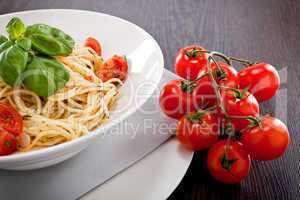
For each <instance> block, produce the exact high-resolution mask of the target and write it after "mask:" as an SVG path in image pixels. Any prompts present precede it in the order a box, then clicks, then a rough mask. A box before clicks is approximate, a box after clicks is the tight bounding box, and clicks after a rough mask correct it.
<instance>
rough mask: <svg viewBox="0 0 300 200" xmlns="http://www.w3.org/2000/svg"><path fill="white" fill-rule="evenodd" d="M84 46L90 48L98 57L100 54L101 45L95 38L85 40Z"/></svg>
mask: <svg viewBox="0 0 300 200" xmlns="http://www.w3.org/2000/svg"><path fill="white" fill-rule="evenodd" d="M84 46H86V47H91V48H92V49H93V50H94V51H95V52H96V53H97V54H98V55H99V56H100V55H101V54H102V48H101V45H100V43H99V42H98V40H96V39H95V38H92V37H88V38H86V40H85V44H84Z"/></svg>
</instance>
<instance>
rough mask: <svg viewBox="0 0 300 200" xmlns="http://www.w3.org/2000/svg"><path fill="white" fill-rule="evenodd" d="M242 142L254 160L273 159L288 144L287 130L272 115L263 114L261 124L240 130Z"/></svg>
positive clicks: (281, 153)
mask: <svg viewBox="0 0 300 200" xmlns="http://www.w3.org/2000/svg"><path fill="white" fill-rule="evenodd" d="M241 141H242V143H243V144H244V145H245V148H246V150H247V151H248V152H249V153H250V155H251V156H252V157H253V158H254V159H256V160H274V159H276V158H278V157H280V156H281V155H283V153H284V152H285V150H286V149H287V147H288V144H289V131H288V129H287V127H286V126H285V124H284V123H283V122H282V121H280V120H279V119H276V118H274V117H269V116H265V117H263V118H262V121H261V125H260V127H259V126H255V127H253V128H250V129H246V130H245V131H243V132H242V137H241Z"/></svg>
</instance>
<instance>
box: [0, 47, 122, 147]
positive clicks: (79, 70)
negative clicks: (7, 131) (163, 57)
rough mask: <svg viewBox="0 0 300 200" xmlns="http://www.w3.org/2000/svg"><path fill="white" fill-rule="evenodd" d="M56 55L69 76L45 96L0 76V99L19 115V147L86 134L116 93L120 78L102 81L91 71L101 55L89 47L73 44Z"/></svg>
mask: <svg viewBox="0 0 300 200" xmlns="http://www.w3.org/2000/svg"><path fill="white" fill-rule="evenodd" d="M56 59H57V60H58V61H60V62H61V63H62V64H63V65H64V67H65V68H66V69H67V70H68V71H69V74H70V80H69V81H68V83H67V84H66V85H65V87H64V88H62V89H60V90H59V91H57V92H56V93H55V94H54V95H52V96H49V97H47V98H45V97H40V96H38V95H37V94H36V93H34V92H32V91H29V90H26V89H25V88H24V87H23V86H20V87H19V88H12V87H11V86H9V85H7V84H6V83H5V82H4V81H3V80H0V101H1V102H4V103H9V104H10V105H12V106H13V107H14V108H16V109H17V110H18V111H19V113H20V114H21V116H22V117H23V124H24V134H23V135H22V136H20V137H19V138H18V140H19V145H18V150H19V151H29V150H32V149H39V148H43V147H49V146H53V145H57V144H60V143H63V142H67V141H70V140H74V139H76V138H78V137H81V136H83V135H86V134H88V132H89V131H91V130H95V129H96V128H97V127H99V126H100V125H101V124H103V123H104V122H105V121H106V120H107V119H108V117H109V111H110V110H111V109H112V106H113V105H114V103H115V101H116V99H117V98H118V96H119V94H120V92H119V88H120V87H119V86H121V85H122V84H123V83H122V81H121V80H120V79H118V78H111V79H109V80H108V81H106V82H102V81H101V79H99V78H98V77H97V76H96V75H95V70H97V69H98V68H101V67H103V59H102V58H101V57H100V56H98V55H97V53H96V52H95V51H94V50H93V49H91V48H90V47H79V46H75V48H74V50H73V52H72V54H70V55H69V56H67V57H56ZM86 77H89V80H87V79H86Z"/></svg>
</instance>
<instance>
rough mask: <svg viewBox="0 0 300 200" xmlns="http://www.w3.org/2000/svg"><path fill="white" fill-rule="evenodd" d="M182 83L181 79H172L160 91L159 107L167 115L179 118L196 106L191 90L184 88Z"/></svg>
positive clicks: (193, 109)
mask: <svg viewBox="0 0 300 200" xmlns="http://www.w3.org/2000/svg"><path fill="white" fill-rule="evenodd" d="M184 83H185V82H184V81H183V80H179V79H178V80H172V81H170V82H168V83H167V84H166V85H165V86H164V87H163V89H162V90H161V92H160V97H159V104H160V108H161V110H162V111H163V112H164V113H165V114H166V115H167V116H169V117H172V118H175V119H180V118H181V117H182V116H183V115H185V114H187V113H189V112H192V111H195V110H196V108H197V105H196V104H195V102H193V97H192V94H191V93H192V92H190V91H185V90H184V87H183V85H184Z"/></svg>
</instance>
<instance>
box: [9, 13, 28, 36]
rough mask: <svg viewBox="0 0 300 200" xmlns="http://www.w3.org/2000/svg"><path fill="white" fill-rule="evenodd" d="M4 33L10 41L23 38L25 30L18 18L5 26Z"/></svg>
mask: <svg viewBox="0 0 300 200" xmlns="http://www.w3.org/2000/svg"><path fill="white" fill-rule="evenodd" d="M6 31H7V33H8V36H9V39H10V40H16V39H18V38H21V37H23V35H24V33H25V31H26V28H25V25H24V23H23V22H22V20H21V19H20V18H18V17H14V18H12V19H11V20H10V21H9V22H8V24H7V25H6Z"/></svg>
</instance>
